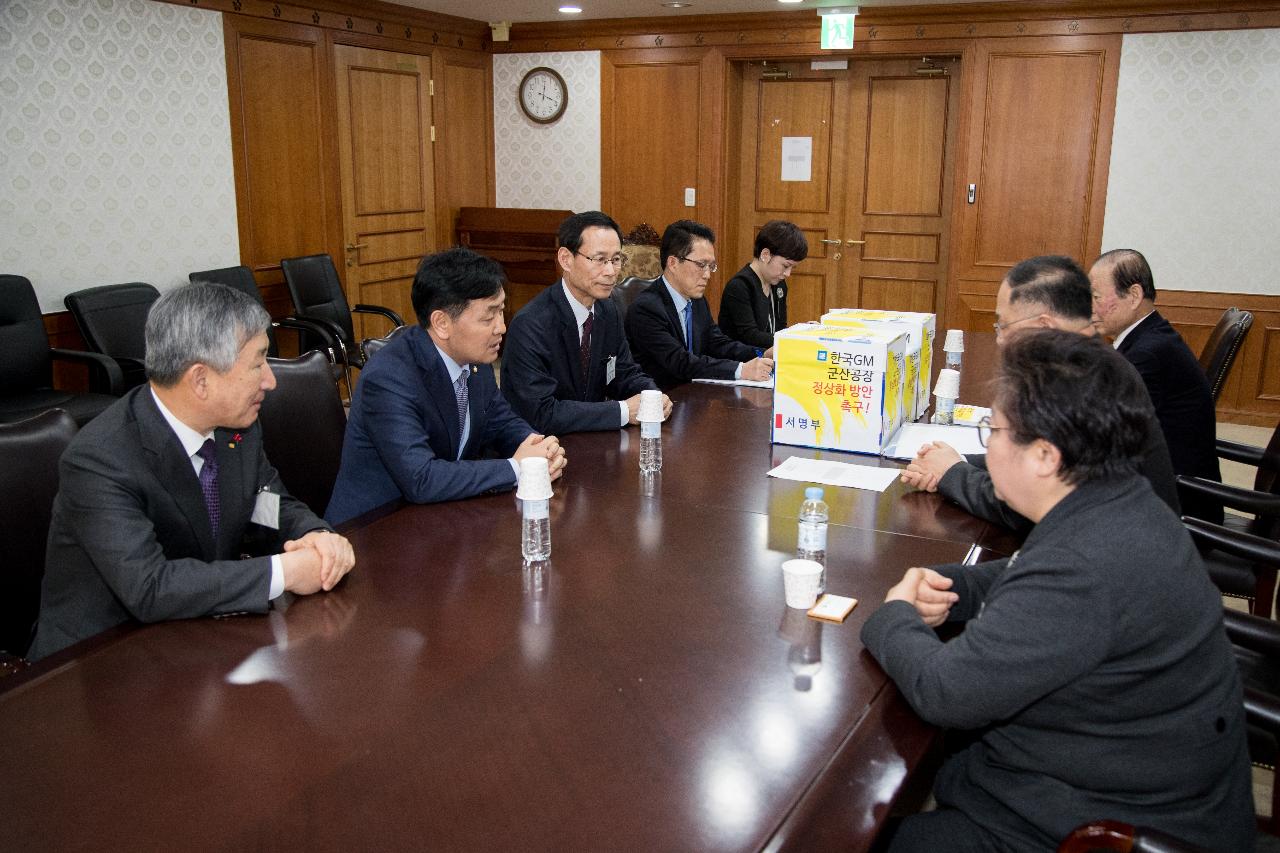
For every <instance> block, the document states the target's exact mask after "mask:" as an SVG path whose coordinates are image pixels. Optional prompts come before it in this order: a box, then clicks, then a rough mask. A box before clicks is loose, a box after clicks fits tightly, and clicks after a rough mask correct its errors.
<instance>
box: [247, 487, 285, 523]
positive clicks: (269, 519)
mask: <svg viewBox="0 0 1280 853" xmlns="http://www.w3.org/2000/svg"><path fill="white" fill-rule="evenodd" d="M249 520H250V521H252V522H253V523H254V524H261V525H262V526H263V527H270V528H271V529H272V530H279V529H280V496H279V495H277V494H276V493H275V492H268V491H267V490H266V489H263V490H262V491H260V492H258V497H257V498H256V499H255V500H254V502H253V515H251V516H250V517H249Z"/></svg>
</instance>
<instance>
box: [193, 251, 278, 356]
mask: <svg viewBox="0 0 1280 853" xmlns="http://www.w3.org/2000/svg"><path fill="white" fill-rule="evenodd" d="M187 278H188V279H189V280H190V281H212V282H214V283H216V284H225V285H226V286H227V287H230V288H232V289H233V290H238V291H240V292H241V293H243V294H244V295H245V296H248V297H249V298H250V299H252V300H253V301H254V302H257V303H258V304H259V305H261V306H262V307H263V308H266V307H267V305H266V303H265V302H263V301H262V291H260V290H258V282H257V280H256V279H255V278H254V277H253V273H252V272H251V271H250V270H249V268H248V267H246V266H243V265H242V266H238V267H222V268H221V269H216V270H201V271H199V272H193V273H191V274H190V275H188V276H187ZM279 352H280V349H279V347H277V346H276V330H275V328H274V327H272V326H268V327H267V355H270V356H275V355H278V354H279Z"/></svg>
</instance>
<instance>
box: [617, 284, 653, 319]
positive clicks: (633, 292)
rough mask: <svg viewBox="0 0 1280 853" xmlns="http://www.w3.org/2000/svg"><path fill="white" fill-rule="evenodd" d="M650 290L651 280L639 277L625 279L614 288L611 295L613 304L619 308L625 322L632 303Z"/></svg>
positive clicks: (619, 314)
mask: <svg viewBox="0 0 1280 853" xmlns="http://www.w3.org/2000/svg"><path fill="white" fill-rule="evenodd" d="M648 289H649V279H646V278H639V277H637V276H634V275H633V276H629V277H628V278H624V279H623V280H622V281H620V282H618V283H617V284H615V285H614V286H613V293H611V294H609V295H610V296H611V297H612V298H613V302H614V304H615V305H617V306H618V316H620V317H622V318H623V319H624V320H625V319H626V316H627V311H628V309H630V308H631V303H633V302H635V301H636V297H637V296H639V295H640V294H641V293H644V292H645V291H646V290H648Z"/></svg>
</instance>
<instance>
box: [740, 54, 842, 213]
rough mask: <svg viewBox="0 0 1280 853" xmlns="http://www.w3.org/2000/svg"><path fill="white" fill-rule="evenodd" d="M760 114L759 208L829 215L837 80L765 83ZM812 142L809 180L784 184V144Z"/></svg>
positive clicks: (761, 95)
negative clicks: (802, 140)
mask: <svg viewBox="0 0 1280 853" xmlns="http://www.w3.org/2000/svg"><path fill="white" fill-rule="evenodd" d="M757 91H758V93H759V99H760V105H759V107H758V109H757V112H756V128H755V134H754V135H755V138H756V157H755V164H756V198H755V206H756V210H769V211H773V212H775V213H779V214H782V213H826V212H828V211H829V210H830V208H831V179H832V173H831V129H832V127H833V126H834V125H835V121H836V118H835V81H834V80H830V79H828V80H781V81H779V80H761V81H760V85H759V87H758V89H757ZM796 137H798V138H802V139H808V140H809V141H810V143H809V144H810V162H809V166H810V168H809V170H808V179H807V180H784V179H783V169H784V168H786V166H785V164H784V163H783V162H782V160H783V144H784V142H785V140H786V139H788V138H796Z"/></svg>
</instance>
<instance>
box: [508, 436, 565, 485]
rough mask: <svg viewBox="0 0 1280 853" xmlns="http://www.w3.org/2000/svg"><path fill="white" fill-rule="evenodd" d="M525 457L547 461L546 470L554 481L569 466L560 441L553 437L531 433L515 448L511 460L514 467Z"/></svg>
mask: <svg viewBox="0 0 1280 853" xmlns="http://www.w3.org/2000/svg"><path fill="white" fill-rule="evenodd" d="M527 456H532V457H538V456H541V457H544V458H545V459H546V460H547V470H548V471H550V472H551V479H552V480H555V479H556V478H558V477H559V476H560V475H561V474H563V473H564V466H565V465H567V464H569V459H568V457H566V456H565V455H564V448H563V447H561V446H560V439H558V438H556V437H555V436H554V435H539V434H538V433H536V432H531V433H529V435H527V436H526V437H525V440H524V441H522V442H520V446H519V447H517V448H516V452H515V453H514V454H513V455H512V458H513V459H515V460H516V465H517V466H518V465H519V464H520V460H521V459H524V458H525V457H527Z"/></svg>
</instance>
